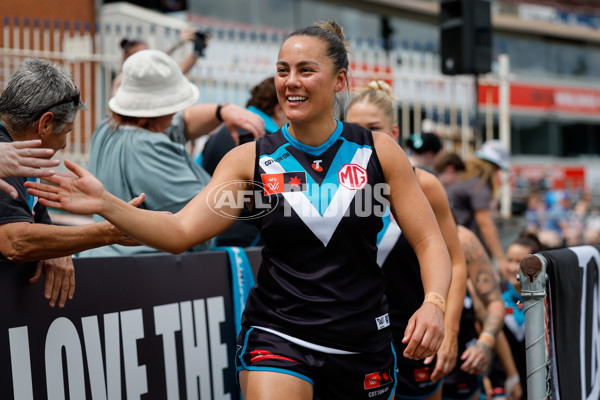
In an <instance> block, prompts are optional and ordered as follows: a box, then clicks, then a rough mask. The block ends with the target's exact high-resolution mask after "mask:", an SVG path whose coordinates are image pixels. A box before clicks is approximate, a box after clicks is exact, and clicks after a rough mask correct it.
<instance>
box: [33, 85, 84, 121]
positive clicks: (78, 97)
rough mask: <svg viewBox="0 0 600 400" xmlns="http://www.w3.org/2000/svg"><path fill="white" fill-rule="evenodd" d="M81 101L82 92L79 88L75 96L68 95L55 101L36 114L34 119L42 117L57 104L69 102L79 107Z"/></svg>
mask: <svg viewBox="0 0 600 400" xmlns="http://www.w3.org/2000/svg"><path fill="white" fill-rule="evenodd" d="M80 102H81V93H80V91H79V89H77V93H75V94H74V95H73V96H71V97H68V98H66V99H64V100H61V101H59V102H58V103H54V104H52V105H51V106H48V107H46V108H44V109H43V110H42V111H40V112H39V113H38V114H37V115H36V116H35V118H34V121H37V120H38V119H40V118H42V115H44V114H45V113H46V112H47V111H48V110H50V109H52V108H54V107H56V106H61V105H63V104H67V103H73V107H75V108H78V107H79V103H80Z"/></svg>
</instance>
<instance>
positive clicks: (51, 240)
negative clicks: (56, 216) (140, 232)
mask: <svg viewBox="0 0 600 400" xmlns="http://www.w3.org/2000/svg"><path fill="white" fill-rule="evenodd" d="M144 198H145V196H144V195H143V194H142V195H140V196H138V197H136V198H134V199H132V200H131V201H130V202H129V203H128V204H130V205H131V206H133V207H137V206H139V205H140V204H141V203H142V202H143V201H144ZM111 244H120V245H123V246H135V245H138V244H139V243H137V242H136V241H134V240H132V239H131V238H130V237H128V236H127V235H125V234H123V233H122V232H121V231H119V230H118V229H117V228H116V227H115V226H114V225H113V224H111V223H109V222H100V223H96V224H88V225H82V226H57V225H49V224H30V223H29V222H12V223H8V224H3V225H0V252H1V253H2V254H3V255H4V257H6V258H8V259H9V260H11V261H15V262H27V261H36V260H45V259H50V258H59V257H65V256H70V255H72V254H75V253H79V252H80V251H84V250H88V249H93V248H96V247H100V246H106V245H111Z"/></svg>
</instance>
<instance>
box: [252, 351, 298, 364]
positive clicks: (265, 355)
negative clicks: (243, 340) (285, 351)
mask: <svg viewBox="0 0 600 400" xmlns="http://www.w3.org/2000/svg"><path fill="white" fill-rule="evenodd" d="M250 355H251V356H252V358H251V359H250V362H251V363H255V362H258V361H263V360H268V359H269V360H285V361H291V362H293V363H297V362H298V361H296V360H292V359H291V358H289V357H284V356H278V355H277V354H273V353H271V352H270V351H267V350H254V351H251V352H250Z"/></svg>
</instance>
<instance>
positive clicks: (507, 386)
mask: <svg viewBox="0 0 600 400" xmlns="http://www.w3.org/2000/svg"><path fill="white" fill-rule="evenodd" d="M519 382H521V378H519V374H517V375H513V376H510V377H508V378H506V379H505V380H504V393H506V395H507V396H510V394H511V393H512V391H513V389H514V387H515V385H516V384H517V383H519Z"/></svg>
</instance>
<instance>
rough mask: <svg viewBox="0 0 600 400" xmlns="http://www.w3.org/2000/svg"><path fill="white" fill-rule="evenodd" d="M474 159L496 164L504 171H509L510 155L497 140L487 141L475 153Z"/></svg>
mask: <svg viewBox="0 0 600 400" xmlns="http://www.w3.org/2000/svg"><path fill="white" fill-rule="evenodd" d="M475 157H477V158H481V159H482V160H485V161H489V162H491V163H492V164H496V165H497V166H498V167H500V168H502V169H503V170H505V171H508V169H509V163H508V159H509V157H510V153H509V151H508V149H507V148H506V146H504V144H503V143H502V142H501V141H499V140H488V141H486V142H485V143H484V144H482V145H481V148H480V149H479V150H477V151H476V152H475Z"/></svg>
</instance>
